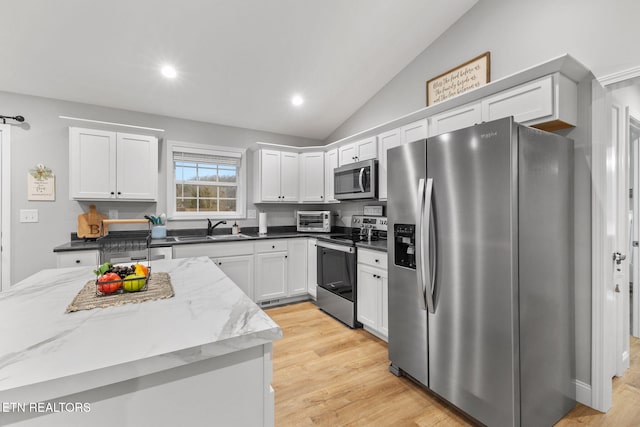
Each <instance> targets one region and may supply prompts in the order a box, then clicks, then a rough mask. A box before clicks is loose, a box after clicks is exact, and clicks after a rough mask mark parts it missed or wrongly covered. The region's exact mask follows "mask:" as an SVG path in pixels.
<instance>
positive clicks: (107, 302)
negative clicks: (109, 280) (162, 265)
mask: <svg viewBox="0 0 640 427" xmlns="http://www.w3.org/2000/svg"><path fill="white" fill-rule="evenodd" d="M173 295H174V292H173V286H171V277H170V276H169V273H163V272H160V273H152V274H151V277H149V282H148V283H147V290H146V291H142V292H124V293H122V294H114V295H103V296H97V295H96V282H95V280H91V281H89V282H87V284H86V285H84V287H83V288H82V289H81V290H80V292H78V295H76V296H75V298H74V299H73V301H71V304H69V306H68V307H67V313H71V312H73V311H80V310H91V309H93V308H98V307H100V308H105V307H112V306H115V305H124V304H137V303H140V302H144V301H153V300H158V299H165V298H171V297H172V296H173Z"/></svg>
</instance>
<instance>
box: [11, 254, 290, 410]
mask: <svg viewBox="0 0 640 427" xmlns="http://www.w3.org/2000/svg"><path fill="white" fill-rule="evenodd" d="M152 271H153V272H160V271H166V272H168V273H169V274H170V276H171V281H172V284H173V288H174V291H175V296H174V297H173V298H169V299H164V300H156V301H147V302H143V303H139V304H126V305H122V306H114V307H109V308H104V309H103V308H96V309H93V310H83V311H78V312H73V313H66V312H65V309H66V307H67V305H68V304H69V303H70V302H71V301H72V300H73V298H74V297H75V295H76V294H77V292H78V291H79V290H80V289H81V288H82V287H83V286H84V285H85V283H86V282H87V281H88V280H92V279H95V275H94V274H93V272H92V268H86V267H74V268H61V269H49V270H43V271H41V272H39V273H37V274H35V275H33V276H31V277H29V278H27V279H25V280H23V281H22V282H20V283H18V284H16V285H15V286H13V287H12V288H11V289H10V290H9V291H8V292H4V293H2V294H0V342H1V343H2V344H1V345H0V402H39V401H46V400H51V399H55V398H58V397H61V396H66V395H69V394H72V393H78V392H82V391H84V390H89V389H92V388H96V387H100V386H103V385H107V384H113V383H115V382H118V381H124V380H128V379H131V378H137V377H140V376H142V375H146V374H150V373H154V372H159V371H162V370H165V369H170V368H173V367H177V366H182V365H186V364H189V363H192V362H197V361H200V360H204V359H208V358H212V357H216V356H221V355H224V354H228V353H232V352H235V351H238V350H243V349H246V348H249V347H254V346H257V345H262V344H265V343H270V342H272V341H274V340H276V339H279V338H281V337H282V331H281V329H280V327H279V326H278V325H277V324H276V323H275V322H274V321H273V320H271V318H269V317H268V316H267V315H266V314H265V313H264V312H263V311H262V310H261V309H260V308H259V307H258V306H257V305H256V304H255V303H253V302H252V301H251V300H250V299H249V297H247V296H246V295H245V294H244V293H243V292H242V291H241V290H240V288H238V287H237V286H236V285H235V284H234V283H233V282H232V281H231V279H229V278H228V277H227V276H225V274H224V273H223V272H222V271H221V270H220V269H219V268H218V267H217V266H216V265H215V264H214V263H213V262H212V261H211V260H210V259H209V258H206V257H201V258H185V259H178V260H171V261H157V262H153V264H152Z"/></svg>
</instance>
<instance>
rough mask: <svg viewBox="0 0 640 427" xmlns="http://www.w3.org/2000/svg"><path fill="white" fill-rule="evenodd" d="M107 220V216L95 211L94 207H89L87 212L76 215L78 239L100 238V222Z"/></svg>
mask: <svg viewBox="0 0 640 427" xmlns="http://www.w3.org/2000/svg"><path fill="white" fill-rule="evenodd" d="M107 218H109V217H108V216H107V215H104V214H101V213H100V212H98V211H96V205H89V212H87V213H83V214H80V215H78V237H80V238H85V237H88V238H98V237H100V227H101V225H102V221H103V220H105V219H107Z"/></svg>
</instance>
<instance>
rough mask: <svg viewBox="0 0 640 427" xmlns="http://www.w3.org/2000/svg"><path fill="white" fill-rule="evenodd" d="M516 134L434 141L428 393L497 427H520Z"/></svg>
mask: <svg viewBox="0 0 640 427" xmlns="http://www.w3.org/2000/svg"><path fill="white" fill-rule="evenodd" d="M514 129H515V127H514V125H513V122H512V119H511V118H508V119H502V120H497V121H494V122H489V123H485V124H481V125H477V126H474V127H471V128H466V129H462V130H459V131H456V132H451V133H448V134H443V135H439V136H437V137H434V138H429V139H428V140H427V172H428V173H427V178H432V179H433V199H432V204H433V206H432V207H433V211H434V222H435V227H434V229H435V236H431V238H432V239H433V238H435V241H436V251H437V269H436V278H435V288H434V313H430V314H429V318H428V325H429V388H431V389H432V390H433V391H434V392H435V393H437V394H439V395H440V396H442V397H444V398H445V399H446V400H448V401H449V402H451V403H453V404H454V405H456V406H457V407H458V408H460V409H462V410H463V411H464V412H466V413H468V414H469V415H471V416H472V417H474V418H476V419H477V420H479V421H480V422H482V423H483V424H486V425H489V426H511V425H519V414H518V408H517V406H516V403H517V402H519V394H518V393H519V385H518V375H517V363H516V360H517V358H516V356H517V348H518V346H517V335H516V325H517V323H516V322H515V319H516V318H517V305H516V304H514V301H516V297H517V296H516V295H515V294H516V290H515V288H514V286H513V284H514V280H515V277H517V271H516V270H517V264H516V262H515V261H516V260H517V257H516V255H517V254H516V253H515V245H514V242H515V241H516V240H515V234H516V233H517V230H516V229H515V226H516V223H515V222H514V218H516V215H517V210H516V205H515V204H513V202H514V200H517V197H516V196H517V195H516V194H515V187H514V183H515V178H516V177H515V171H514V169H513V165H514V164H515V159H516V157H515V153H517V151H515V150H516V147H513V145H514V143H513V142H512V140H513V130H514ZM390 194H391V191H390Z"/></svg>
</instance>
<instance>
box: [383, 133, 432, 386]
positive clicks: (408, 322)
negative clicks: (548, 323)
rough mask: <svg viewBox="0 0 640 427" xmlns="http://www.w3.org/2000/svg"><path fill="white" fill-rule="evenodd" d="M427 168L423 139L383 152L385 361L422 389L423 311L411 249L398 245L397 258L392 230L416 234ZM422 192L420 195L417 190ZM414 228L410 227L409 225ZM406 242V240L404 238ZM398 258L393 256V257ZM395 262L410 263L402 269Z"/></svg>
mask: <svg viewBox="0 0 640 427" xmlns="http://www.w3.org/2000/svg"><path fill="white" fill-rule="evenodd" d="M425 168H426V145H425V141H424V140H423V141H418V142H414V143H412V144H406V145H402V146H399V147H395V148H392V149H390V150H389V151H388V152H387V170H388V175H387V183H388V186H387V189H388V197H387V229H388V234H389V235H388V236H387V245H388V253H389V360H390V361H391V365H392V371H394V370H395V371H397V369H400V370H401V371H402V372H404V373H406V374H408V375H410V376H411V377H413V378H414V379H415V380H417V381H419V382H421V383H422V384H424V385H425V386H426V385H427V384H428V380H429V375H428V370H427V369H428V352H427V312H426V311H425V309H424V308H423V307H424V304H420V302H419V296H420V295H419V293H420V290H419V284H418V280H417V272H416V268H415V265H413V263H412V262H406V260H407V259H411V258H412V255H413V254H411V249H409V248H411V245H410V244H408V243H406V242H405V243H403V242H399V244H398V245H397V246H398V247H399V248H401V249H398V250H404V251H405V252H406V251H409V253H408V254H407V253H404V254H396V238H399V236H396V235H394V233H393V230H395V229H396V227H395V226H396V225H398V224H403V225H404V226H403V227H402V229H403V230H405V232H406V230H414V231H415V230H416V227H415V225H416V209H417V208H419V204H420V203H423V202H424V194H420V195H419V194H418V193H419V190H421V188H420V187H421V186H420V180H422V182H423V186H422V189H423V188H424V179H425ZM421 193H423V192H421ZM412 225H413V226H414V227H411V226H412ZM405 239H409V237H407V236H405ZM414 249H415V247H414ZM396 255H397V256H396ZM397 263H398V264H404V265H410V266H411V265H413V268H411V267H406V266H405V267H400V266H398V265H397Z"/></svg>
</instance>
